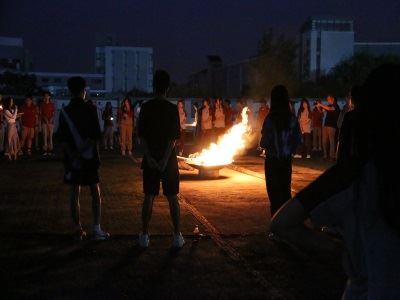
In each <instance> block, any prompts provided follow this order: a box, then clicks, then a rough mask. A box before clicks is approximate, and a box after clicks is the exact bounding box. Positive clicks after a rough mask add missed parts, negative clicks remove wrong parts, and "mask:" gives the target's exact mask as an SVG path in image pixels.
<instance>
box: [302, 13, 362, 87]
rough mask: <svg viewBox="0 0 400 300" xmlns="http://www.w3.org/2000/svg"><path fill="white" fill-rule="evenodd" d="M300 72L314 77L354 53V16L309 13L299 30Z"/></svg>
mask: <svg viewBox="0 0 400 300" xmlns="http://www.w3.org/2000/svg"><path fill="white" fill-rule="evenodd" d="M298 51H299V53H298V60H299V74H300V77H301V79H302V80H316V79H318V78H319V77H320V76H322V75H324V74H327V73H329V71H331V70H332V68H333V67H334V66H336V65H337V64H338V63H339V62H340V61H342V60H343V59H346V58H349V57H351V56H352V55H353V53H354V30H353V20H349V19H343V18H320V17H311V18H309V19H308V20H307V21H306V22H305V23H304V24H303V26H302V27H301V29H300V34H299V49H298Z"/></svg>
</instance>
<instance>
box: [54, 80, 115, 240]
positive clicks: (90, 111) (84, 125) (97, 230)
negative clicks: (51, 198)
mask: <svg viewBox="0 0 400 300" xmlns="http://www.w3.org/2000/svg"><path fill="white" fill-rule="evenodd" d="M85 87H86V82H85V80H84V79H83V78H82V77H71V78H70V79H68V89H69V91H70V93H71V96H72V98H71V101H70V103H69V104H68V105H67V106H66V107H64V108H63V109H62V110H61V112H60V119H59V128H58V133H57V134H58V136H59V139H60V142H61V143H62V148H63V151H64V168H65V174H64V182H65V183H66V184H68V185H69V186H70V195H69V198H70V204H71V215H72V220H73V222H74V225H75V227H76V228H75V229H76V231H75V238H76V239H78V240H82V239H83V238H85V237H86V232H85V231H84V230H83V229H82V225H81V220H80V204H79V196H80V190H81V186H89V187H90V192H91V195H92V209H93V238H94V239H96V240H104V239H108V238H109V236H110V235H109V234H108V233H107V232H104V231H103V230H101V227H100V217H101V197H100V188H99V173H98V169H99V166H100V159H99V154H98V143H99V141H100V140H101V131H100V126H99V120H98V116H97V109H96V107H95V106H94V105H93V104H89V103H86V102H85V100H84V99H85V96H86V92H85Z"/></svg>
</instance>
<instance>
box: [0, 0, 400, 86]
mask: <svg viewBox="0 0 400 300" xmlns="http://www.w3.org/2000/svg"><path fill="white" fill-rule="evenodd" d="M116 3H118V4H116ZM310 15H331V16H341V17H352V18H354V19H355V31H356V40H357V41H400V1H399V0H382V1H361V0H353V1H351V0H347V1H344V0H323V1H321V0H306V1H298V0H297V1H296V0H293V1H288V0H280V1H276V0H272V1H269V0H258V1H257V0H234V1H232V0H230V1H227V0H212V1H211V0H186V1H168V0H159V1H152V0H146V1H145V0H142V1H134V0H129V1H128V0H118V1H111V0H109V1H106V0H96V1H94V0H84V1H78V0H71V1H64V0H57V1H49V0H34V1H29V0H26V1H19V0H0V36H16V37H22V38H24V42H25V46H26V48H27V49H28V50H29V51H30V54H31V57H32V60H33V62H34V68H35V71H60V72H94V47H95V33H96V32H104V33H112V34H115V35H116V37H117V41H118V42H119V44H120V45H127V46H151V47H153V48H154V63H155V67H156V68H165V69H167V70H169V71H170V73H171V75H172V77H173V79H174V80H177V81H184V80H186V78H187V76H188V75H189V74H190V73H192V72H195V71H198V70H200V69H202V68H204V67H205V66H206V58H205V57H206V55H208V54H217V55H220V56H221V57H222V58H223V60H224V61H225V62H227V63H232V62H236V61H240V60H242V59H244V58H246V57H249V56H252V55H254V54H255V53H256V52H257V43H258V40H259V39H260V36H261V34H262V32H263V30H265V29H267V28H269V27H274V28H275V29H276V30H277V31H278V32H282V33H285V34H286V35H287V36H292V37H294V36H295V34H296V33H297V31H298V28H299V27H300V25H301V23H302V22H303V21H304V20H305V19H306V18H307V17H308V16H310Z"/></svg>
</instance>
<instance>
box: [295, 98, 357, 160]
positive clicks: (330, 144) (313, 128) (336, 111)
mask: <svg viewBox="0 0 400 300" xmlns="http://www.w3.org/2000/svg"><path fill="white" fill-rule="evenodd" d="M326 101H327V104H326V105H324V104H322V103H321V100H317V101H315V102H314V109H313V110H311V107H310V103H309V101H308V100H307V99H306V98H303V99H302V100H301V101H300V106H299V109H298V111H297V118H298V122H299V126H300V130H301V134H302V144H301V145H300V146H299V148H298V149H297V153H296V154H295V157H296V158H299V157H303V158H304V157H307V158H310V157H311V153H312V152H315V151H322V154H323V158H324V159H330V160H335V159H336V149H337V142H338V134H339V130H340V128H341V125H342V122H343V118H344V115H345V114H346V113H347V112H349V111H351V110H352V109H353V104H352V101H351V97H350V96H348V97H346V104H345V105H344V106H343V108H342V109H340V107H339V105H338V104H337V100H336V97H335V96H333V95H328V96H327V97H326Z"/></svg>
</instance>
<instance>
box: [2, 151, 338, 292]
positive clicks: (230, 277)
mask: <svg viewBox="0 0 400 300" xmlns="http://www.w3.org/2000/svg"><path fill="white" fill-rule="evenodd" d="M326 167H327V166H326V165H321V163H320V162H319V161H313V162H311V161H305V162H304V161H299V162H296V166H295V167H294V171H293V189H294V191H295V190H299V189H301V188H302V187H303V186H305V185H306V184H307V183H308V182H310V181H312V180H313V179H314V178H315V177H316V176H318V175H319V174H320V173H321V171H322V170H323V169H324V168H326ZM262 170H263V165H262V159H261V158H259V157H254V156H253V157H243V158H239V159H238V160H237V161H236V162H235V165H234V166H232V167H231V168H225V169H222V170H221V172H220V178H218V179H214V180H200V179H199V178H198V176H197V173H196V172H190V171H182V174H181V198H180V200H181V209H182V212H181V214H182V233H183V235H184V236H185V239H186V245H185V247H184V248H183V249H182V250H180V251H174V250H172V249H171V241H172V236H171V234H172V224H171V221H170V219H169V210H168V204H167V202H166V199H164V197H162V196H160V197H159V198H157V200H156V202H155V207H154V214H153V218H152V222H151V228H150V230H151V243H150V247H149V248H148V249H147V250H145V251H143V250H141V249H140V248H139V247H138V246H137V242H136V239H137V235H138V233H139V232H140V210H141V203H142V199H143V195H142V182H141V170H140V168H139V166H138V163H137V162H134V161H133V160H131V159H130V158H129V157H121V156H119V155H117V154H116V153H102V166H101V190H102V196H103V222H102V223H103V224H102V226H103V228H104V229H106V230H107V231H109V232H110V233H111V236H112V237H111V239H110V240H109V241H104V242H95V241H91V240H90V239H88V240H86V241H83V242H74V241H73V240H72V239H71V237H70V233H71V231H72V226H71V221H70V217H69V207H68V202H67V195H68V190H67V187H66V186H65V185H63V184H62V183H61V182H62V180H61V179H62V174H63V170H62V163H61V161H59V160H58V159H43V158H41V157H39V156H34V157H33V158H23V159H22V160H21V161H18V162H12V163H10V162H7V161H5V160H4V159H3V160H0V220H1V221H0V222H1V225H2V226H1V227H0V282H1V286H2V291H1V295H2V297H1V298H2V299H92V298H95V299H188V298H192V299H261V298H262V299H339V298H340V295H341V292H342V290H343V287H344V284H345V275H344V273H343V271H342V267H341V247H342V244H341V242H340V241H333V242H332V243H329V244H327V245H320V246H318V247H315V248H313V249H310V248H304V249H302V248H298V247H294V246H292V245H290V244H287V243H283V242H278V241H273V240H270V239H268V238H267V235H266V233H267V231H268V225H269V221H270V215H269V212H268V211H269V209H268V208H269V202H268V198H267V195H266V191H265V182H264V180H263V173H262ZM81 214H82V221H83V225H84V227H85V228H86V229H87V231H88V233H90V231H91V222H92V218H91V210H90V198H89V193H88V191H87V190H85V189H84V190H83V193H82V198H81ZM195 225H199V227H200V231H201V232H202V233H203V234H204V237H203V238H202V239H201V240H200V241H196V240H195V239H194V237H193V228H194V226H195Z"/></svg>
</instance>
